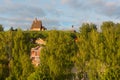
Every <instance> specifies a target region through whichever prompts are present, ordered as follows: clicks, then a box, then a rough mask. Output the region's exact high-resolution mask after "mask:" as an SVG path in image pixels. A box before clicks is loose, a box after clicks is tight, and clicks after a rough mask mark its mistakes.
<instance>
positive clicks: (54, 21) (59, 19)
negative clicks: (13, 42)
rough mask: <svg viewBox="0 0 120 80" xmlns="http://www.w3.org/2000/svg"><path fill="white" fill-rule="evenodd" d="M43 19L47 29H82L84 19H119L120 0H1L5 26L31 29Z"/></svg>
mask: <svg viewBox="0 0 120 80" xmlns="http://www.w3.org/2000/svg"><path fill="white" fill-rule="evenodd" d="M35 18H37V19H38V20H42V23H43V26H45V27H46V28H47V29H49V30H50V29H60V30H66V29H71V26H72V25H74V28H75V29H79V27H80V26H81V24H82V23H86V22H88V23H95V24H96V25H101V24H102V22H104V21H113V22H115V23H119V22H120V0H0V24H2V25H3V27H4V29H5V30H8V29H10V27H13V28H22V29H23V30H26V29H30V27H31V25H32V21H33V20H34V19H35Z"/></svg>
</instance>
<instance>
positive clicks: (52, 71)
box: [0, 22, 120, 80]
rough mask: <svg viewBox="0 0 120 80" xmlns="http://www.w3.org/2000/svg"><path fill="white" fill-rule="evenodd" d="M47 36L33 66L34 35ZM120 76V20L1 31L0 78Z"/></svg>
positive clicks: (114, 79) (112, 79)
mask: <svg viewBox="0 0 120 80" xmlns="http://www.w3.org/2000/svg"><path fill="white" fill-rule="evenodd" d="M37 38H42V39H44V40H46V45H45V46H44V48H43V49H42V51H41V53H40V65H39V66H38V67H34V66H33V65H32V64H31V60H30V50H31V48H32V47H35V46H36V44H35V43H34V39H37ZM119 76H120V24H119V23H117V24H115V23H113V22H103V24H102V25H101V30H97V26H96V25H95V24H88V23H84V24H83V25H82V26H81V27H80V30H79V32H76V33H73V32H70V31H57V30H51V31H43V32H32V31H22V30H20V29H18V30H17V31H11V30H9V31H5V32H0V80H73V79H74V78H77V77H78V78H79V79H80V80H81V79H84V78H85V79H89V80H118V79H119Z"/></svg>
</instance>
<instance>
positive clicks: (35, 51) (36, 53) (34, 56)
mask: <svg viewBox="0 0 120 80" xmlns="http://www.w3.org/2000/svg"><path fill="white" fill-rule="evenodd" d="M41 48H42V47H40V46H37V47H35V48H32V49H31V56H30V58H31V60H32V64H33V65H35V66H38V65H39V64H40V50H41Z"/></svg>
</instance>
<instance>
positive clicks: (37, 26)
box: [30, 18, 47, 31]
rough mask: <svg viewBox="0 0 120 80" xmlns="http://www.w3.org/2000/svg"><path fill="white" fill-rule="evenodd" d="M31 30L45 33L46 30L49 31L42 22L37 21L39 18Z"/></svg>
mask: <svg viewBox="0 0 120 80" xmlns="http://www.w3.org/2000/svg"><path fill="white" fill-rule="evenodd" d="M30 30H31V31H44V30H47V28H45V27H44V26H43V25H42V21H41V20H37V18H35V20H34V21H33V23H32V25H31V28H30Z"/></svg>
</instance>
